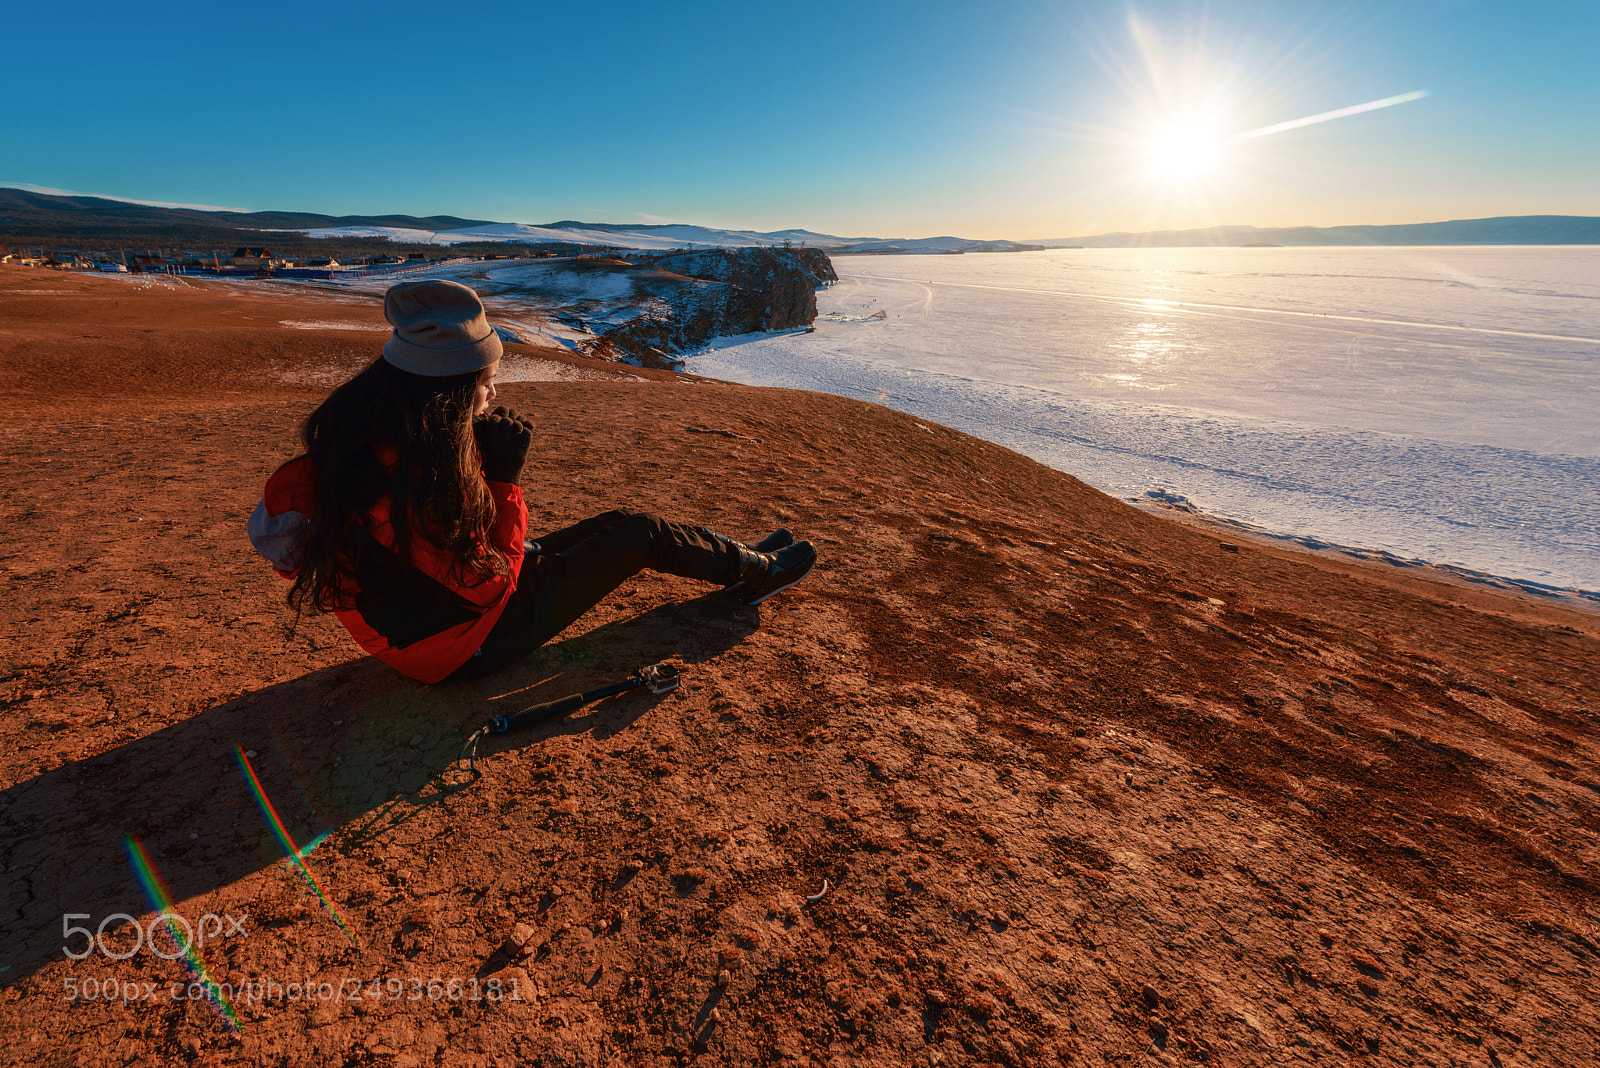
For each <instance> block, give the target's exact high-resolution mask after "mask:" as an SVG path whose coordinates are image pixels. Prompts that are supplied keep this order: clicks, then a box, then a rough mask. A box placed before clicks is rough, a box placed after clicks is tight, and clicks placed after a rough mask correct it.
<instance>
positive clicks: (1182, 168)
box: [1145, 119, 1227, 185]
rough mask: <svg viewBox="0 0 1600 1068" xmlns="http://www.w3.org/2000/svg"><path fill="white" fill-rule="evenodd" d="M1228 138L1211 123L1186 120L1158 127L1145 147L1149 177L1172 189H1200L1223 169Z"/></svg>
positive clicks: (1220, 129) (1199, 120) (1214, 123)
mask: <svg viewBox="0 0 1600 1068" xmlns="http://www.w3.org/2000/svg"><path fill="white" fill-rule="evenodd" d="M1226 143H1227V135H1226V134H1225V133H1224V132H1223V130H1222V128H1221V126H1220V124H1218V123H1216V122H1214V121H1211V120H1208V119H1183V120H1178V121H1175V122H1170V123H1167V124H1165V125H1162V126H1159V127H1157V128H1156V129H1155V131H1154V132H1153V133H1152V134H1151V135H1150V138H1149V140H1148V142H1147V143H1146V145H1145V167H1146V170H1147V172H1148V173H1149V175H1150V177H1152V178H1154V179H1156V180H1158V181H1161V182H1165V183H1169V184H1173V185H1199V184H1203V183H1204V182H1206V181H1208V180H1210V179H1212V178H1215V177H1216V176H1217V174H1218V172H1219V171H1220V169H1221V166H1222V162H1223V156H1224V147H1225V145H1226Z"/></svg>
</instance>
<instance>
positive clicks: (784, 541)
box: [750, 527, 794, 553]
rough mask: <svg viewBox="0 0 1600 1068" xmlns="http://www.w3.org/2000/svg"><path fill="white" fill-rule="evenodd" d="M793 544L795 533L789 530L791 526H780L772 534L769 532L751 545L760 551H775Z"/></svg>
mask: <svg viewBox="0 0 1600 1068" xmlns="http://www.w3.org/2000/svg"><path fill="white" fill-rule="evenodd" d="M793 544H794V535H793V534H792V533H790V532H789V528H788V527H779V528H778V529H777V530H774V531H773V532H772V533H771V534H768V535H767V536H766V537H764V538H762V539H761V540H760V541H758V542H756V543H755V544H754V545H752V546H750V548H752V549H754V550H755V551H756V552H758V553H775V552H777V551H778V550H779V549H787V548H788V547H789V546H791V545H793Z"/></svg>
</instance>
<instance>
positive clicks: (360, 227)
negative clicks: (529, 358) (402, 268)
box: [0, 189, 1022, 253]
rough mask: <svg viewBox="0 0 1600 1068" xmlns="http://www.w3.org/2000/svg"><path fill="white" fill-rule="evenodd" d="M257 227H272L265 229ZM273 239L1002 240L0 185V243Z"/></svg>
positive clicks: (863, 247)
mask: <svg viewBox="0 0 1600 1068" xmlns="http://www.w3.org/2000/svg"><path fill="white" fill-rule="evenodd" d="M262 231H266V232H269V233H270V232H272V231H278V232H279V234H278V235H276V236H272V237H264V236H263V235H262V233H261V232H262ZM247 239H248V240H249V242H250V243H254V244H260V243H263V242H264V241H271V242H272V244H273V246H274V247H275V248H276V247H279V246H286V247H287V246H295V245H298V244H302V243H307V242H320V241H332V242H336V243H337V244H339V245H340V246H341V247H344V246H352V245H353V246H357V247H371V246H375V245H386V244H389V243H393V244H398V245H409V246H418V247H420V246H426V245H451V246H456V247H472V246H482V247H492V246H495V245H503V244H507V243H510V244H522V245H544V246H571V247H573V248H584V249H590V248H626V249H645V250H658V251H660V250H667V249H692V248H737V247H750V246H782V245H802V246H809V247H811V248H821V249H827V250H829V251H838V252H879V253H895V252H907V253H918V252H944V253H953V252H1010V251H1016V250H1018V249H1019V248H1021V247H1022V246H1019V245H1017V244H1016V243H1014V242H1010V241H983V240H975V239H971V238H959V237H931V238H895V239H882V238H870V237H837V236H834V235H832V234H819V233H815V232H813V231H811V230H799V229H794V230H773V231H768V232H764V233H763V232H757V231H754V230H722V229H717V228H714V227H706V226H693V225H689V224H684V223H657V224H643V223H585V222H578V221H576V220H572V219H565V220H562V221H560V222H553V223H544V224H528V223H504V222H494V221H492V220H488V219H462V218H458V217H456V216H454V215H432V216H428V217H425V218H422V217H418V216H414V215H338V216H335V215H319V214H316V213H313V212H295V211H251V212H240V211H202V210H200V209H198V208H160V207H154V206H151V205H148V204H130V203H128V202H127V201H122V200H108V199H106V198H104V197H83V196H56V195H53V194H49V193H31V192H28V191H27V190H24V189H0V244H6V243H14V244H20V245H53V246H59V245H82V246H95V247H104V246H108V245H109V246H117V245H123V244H126V245H173V244H181V245H193V246H201V247H206V246H213V245H215V246H219V247H225V246H228V245H237V244H240V243H242V242H245V241H246V240H247Z"/></svg>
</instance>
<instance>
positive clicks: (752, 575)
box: [727, 541, 817, 605]
mask: <svg viewBox="0 0 1600 1068" xmlns="http://www.w3.org/2000/svg"><path fill="white" fill-rule="evenodd" d="M740 549H741V550H742V553H741V556H740V559H739V572H738V577H737V578H736V579H735V580H734V581H733V583H732V584H731V585H729V586H728V587H727V590H728V592H729V593H732V594H733V595H734V596H735V597H737V598H739V600H741V601H743V602H744V603H745V604H748V605H757V604H760V603H761V602H762V601H765V600H766V599H767V598H768V597H771V596H772V595H773V594H775V593H781V592H782V591H784V590H786V589H788V588H789V587H790V586H793V585H794V584H795V583H797V582H799V581H800V580H801V579H803V578H805V577H806V575H808V574H810V572H811V569H812V568H813V567H815V566H816V563H817V551H816V550H815V549H813V548H812V547H811V543H810V542H809V541H800V542H795V543H794V544H793V545H786V546H784V547H783V548H782V549H779V550H778V551H777V552H775V553H762V552H756V551H755V550H754V549H751V548H748V547H746V546H740Z"/></svg>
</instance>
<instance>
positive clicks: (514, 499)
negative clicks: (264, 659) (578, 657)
mask: <svg viewBox="0 0 1600 1068" xmlns="http://www.w3.org/2000/svg"><path fill="white" fill-rule="evenodd" d="M488 486H489V494H490V496H492V497H493V498H494V507H495V521H494V529H493V530H492V531H490V534H489V540H490V542H491V544H493V545H494V546H495V548H497V549H499V550H500V551H501V552H502V553H504V554H505V555H506V557H507V558H508V560H509V561H510V565H511V567H510V573H509V574H506V575H491V574H474V573H470V572H469V573H467V574H463V573H462V571H461V569H460V568H458V567H456V566H455V561H454V560H453V558H452V557H451V556H450V554H449V553H447V552H445V551H444V550H442V549H440V548H438V547H437V546H434V545H432V544H430V543H428V542H427V541H426V540H425V539H423V538H420V537H416V536H413V537H412V545H411V560H410V565H409V566H408V565H406V564H405V563H404V562H402V561H400V558H399V557H398V556H396V555H395V554H394V553H393V551H392V550H393V548H394V530H393V528H392V527H391V526H390V522H389V508H390V506H391V503H392V499H391V498H390V497H387V496H385V497H383V498H381V499H380V500H379V501H378V503H377V504H376V505H375V506H374V507H373V508H372V510H371V511H369V512H368V513H367V515H366V517H365V521H364V524H363V525H364V526H365V528H366V532H367V534H368V535H370V536H371V540H372V541H373V542H375V543H376V547H375V549H376V551H373V552H372V553H371V554H370V555H371V558H372V559H373V560H374V561H376V569H375V570H374V569H368V571H367V573H366V576H365V577H366V578H367V580H368V581H367V582H366V583H365V586H363V584H362V583H359V582H357V581H355V580H354V579H351V580H348V581H347V582H346V583H345V584H344V585H343V586H342V587H341V589H340V594H339V604H338V605H337V606H336V608H335V610H334V615H335V616H336V617H337V618H338V620H339V622H341V623H343V624H344V626H345V629H346V630H348V631H349V632H350V636H351V637H353V638H354V639H355V640H356V642H357V644H359V645H360V646H361V648H363V649H365V650H366V651H367V652H369V653H371V654H372V655H373V656H375V657H377V658H378V659H379V660H382V661H383V662H384V663H386V664H388V665H389V666H390V667H392V668H395V669H396V670H398V671H400V672H402V673H404V674H406V675H409V676H411V677H412V678H414V679H416V680H417V681H419V682H439V681H440V680H442V679H444V678H445V677H446V676H447V675H449V674H450V673H451V672H452V671H454V670H455V669H456V668H458V667H460V666H461V665H462V664H464V663H466V662H467V660H468V658H470V657H471V656H472V654H473V653H475V652H477V651H478V649H479V647H480V646H482V645H483V641H484V639H485V638H487V637H488V636H489V631H490V630H491V629H492V628H493V627H494V625H495V621H496V620H498V619H499V618H500V613H501V612H503V611H504V610H505V607H506V601H507V600H508V599H509V598H510V597H511V593H512V591H513V590H515V589H516V588H517V577H518V576H519V575H520V574H521V573H522V551H523V550H522V546H523V541H524V540H525V539H526V538H527V536H528V509H527V506H526V505H525V504H524V503H523V500H522V489H521V487H519V486H515V485H512V484H510V483H507V482H490V483H488ZM316 498H317V493H316V470H315V468H313V467H312V466H311V459H310V457H307V456H298V457H296V458H295V459H293V460H290V461H289V462H288V463H286V464H284V465H283V466H282V467H280V468H278V470H277V471H275V472H274V473H273V475H272V477H271V478H270V479H268V480H267V489H266V494H265V496H264V497H263V498H262V500H261V503H260V504H258V505H256V510H255V512H254V513H253V514H252V515H251V516H250V523H249V531H250V542H251V544H252V545H254V546H255V547H256V550H257V551H258V552H260V553H261V555H262V556H265V557H266V558H267V559H268V560H269V561H270V562H271V563H272V566H273V568H274V569H276V570H277V572H278V574H280V575H282V576H283V577H284V578H286V579H293V578H294V577H295V576H296V575H298V574H299V573H300V563H301V559H302V556H303V552H304V541H305V534H306V529H307V528H308V527H309V526H310V524H311V514H312V512H313V510H314V508H315V504H316ZM413 529H414V528H413Z"/></svg>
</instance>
